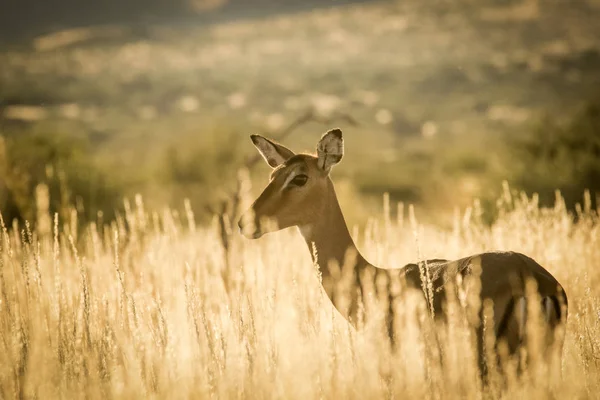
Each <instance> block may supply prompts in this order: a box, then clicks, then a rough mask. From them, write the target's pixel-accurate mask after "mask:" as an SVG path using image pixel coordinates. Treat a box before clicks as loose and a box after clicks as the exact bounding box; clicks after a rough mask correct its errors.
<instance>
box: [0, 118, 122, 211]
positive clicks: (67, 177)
mask: <svg viewBox="0 0 600 400" xmlns="http://www.w3.org/2000/svg"><path fill="white" fill-rule="evenodd" d="M41 183H45V184H46V185H47V186H48V189H49V196H50V198H49V200H50V203H49V211H50V212H51V213H54V212H58V213H60V214H63V216H65V215H64V214H65V213H67V212H68V210H69V209H70V207H71V206H73V205H75V206H76V207H77V210H78V212H79V214H80V215H81V216H82V217H83V218H87V219H90V218H95V217H96V215H97V212H98V211H100V210H102V211H106V212H107V213H108V215H107V217H108V218H110V217H111V216H112V215H113V213H114V210H116V208H117V207H118V204H119V202H120V198H121V191H120V190H119V188H118V186H117V185H116V184H115V183H114V182H112V183H111V181H110V180H109V179H108V178H107V177H106V176H105V175H104V174H103V173H102V171H100V170H99V169H98V168H97V167H96V166H95V165H94V163H93V159H92V157H91V150H90V148H89V143H88V142H87V140H85V139H83V138H81V137H73V136H72V135H65V134H61V133H56V132H52V131H50V132H47V131H27V130H19V131H18V132H15V133H8V132H4V133H3V134H0V210H1V211H2V214H3V217H4V219H5V220H7V221H11V220H12V219H14V218H18V219H27V220H29V221H33V220H35V210H36V202H35V193H36V187H37V186H38V185H39V184H41Z"/></svg>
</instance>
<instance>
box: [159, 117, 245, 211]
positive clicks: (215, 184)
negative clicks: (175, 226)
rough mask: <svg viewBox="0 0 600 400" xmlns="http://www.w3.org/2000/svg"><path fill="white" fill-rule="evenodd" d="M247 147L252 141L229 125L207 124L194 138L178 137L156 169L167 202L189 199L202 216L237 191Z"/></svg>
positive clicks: (174, 204) (175, 202) (175, 205)
mask: <svg viewBox="0 0 600 400" xmlns="http://www.w3.org/2000/svg"><path fill="white" fill-rule="evenodd" d="M248 142H249V141H248ZM247 150H250V146H249V144H248V143H247V142H246V141H243V142H242V141H240V135H239V133H236V132H235V129H234V128H230V127H223V126H213V127H206V128H205V129H203V130H202V132H201V133H196V134H195V135H193V136H192V137H191V138H190V137H188V138H178V140H177V141H176V142H174V143H173V144H171V145H169V146H168V147H167V148H166V150H165V151H164V156H163V160H162V162H161V163H160V166H159V171H157V172H158V173H157V175H158V177H159V181H160V182H159V183H160V185H161V187H162V190H163V192H164V193H168V198H167V201H168V202H169V203H170V204H171V205H172V206H174V207H180V206H181V205H182V204H183V200H184V199H185V198H188V199H189V200H190V202H191V205H192V208H193V209H194V210H196V212H197V213H198V214H199V215H200V216H202V214H206V213H204V211H208V210H210V209H212V208H214V206H215V205H216V204H217V202H218V201H220V200H223V199H225V198H227V197H228V196H229V195H231V194H232V193H233V191H234V190H235V188H236V175H237V171H238V169H239V168H240V167H241V166H242V164H243V156H242V155H243V154H245V153H247Z"/></svg>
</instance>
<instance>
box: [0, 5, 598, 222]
mask: <svg viewBox="0 0 600 400" xmlns="http://www.w3.org/2000/svg"><path fill="white" fill-rule="evenodd" d="M518 4H519V3H518V2H501V3H498V2H489V4H488V3H486V4H483V3H482V4H478V5H475V4H465V3H464V2H445V3H444V5H443V6H442V5H440V4H437V3H436V4H435V5H426V4H421V3H416V2H415V3H414V4H413V3H410V2H409V3H406V2H377V3H369V4H358V5H353V6H345V7H337V8H333V9H330V10H319V11H318V12H317V11H315V12H302V13H298V14H291V15H281V16H271V17H267V18H265V19H262V20H261V19H256V20H250V21H238V22H232V23H227V24H218V25H212V26H192V25H186V26H174V25H173V26H150V27H148V29H147V30H146V31H145V33H144V32H136V33H135V34H133V33H132V31H131V30H128V29H125V28H122V29H120V28H118V27H113V28H110V29H109V28H106V29H104V28H93V27H90V28H82V29H80V30H75V31H65V32H63V33H62V35H58V36H52V35H48V36H46V37H43V38H38V40H37V41H35V42H34V48H33V49H27V48H26V47H22V48H20V49H13V50H10V51H9V50H7V51H5V52H3V53H0V135H1V136H2V137H3V138H4V142H5V145H4V146H5V147H7V146H10V148H7V149H6V150H5V154H4V156H3V157H4V161H3V167H2V168H3V169H2V174H3V175H2V177H1V178H2V181H0V201H1V202H2V204H0V205H1V207H2V211H3V212H4V213H5V218H7V219H12V218H13V217H20V218H27V219H31V218H34V216H33V211H32V210H34V209H35V205H34V204H35V202H34V198H35V196H34V195H33V193H34V188H35V186H36V185H37V184H38V183H44V182H45V183H47V184H48V185H49V186H50V188H51V199H52V207H51V208H52V210H59V209H60V208H61V207H62V208H64V204H79V207H80V208H81V207H82V206H83V209H84V210H85V213H84V214H82V217H83V216H85V218H91V219H95V217H96V213H97V211H98V210H103V211H104V212H105V215H107V216H108V215H113V211H112V210H114V209H119V210H120V209H121V206H120V201H119V200H116V199H119V198H123V197H129V198H132V197H133V196H134V195H135V194H137V193H140V194H142V195H144V197H145V198H147V199H149V200H148V201H150V202H152V204H151V206H153V207H157V208H158V207H161V206H164V205H170V206H172V207H180V206H181V204H182V203H183V199H184V198H189V199H190V200H191V203H192V205H193V208H194V209H195V210H197V214H198V217H199V218H201V219H203V220H208V219H209V218H210V214H209V213H207V212H205V211H206V210H208V209H209V208H211V206H214V204H215V202H218V201H220V200H222V199H223V198H225V197H226V196H227V194H228V193H230V191H231V190H233V189H234V188H235V187H236V182H235V177H236V174H237V169H238V167H239V166H240V165H241V164H243V161H244V160H245V158H246V157H247V156H248V154H249V151H248V150H247V149H245V148H244V147H240V146H239V144H240V143H245V142H246V141H247V140H248V139H247V137H248V135H249V134H251V133H263V134H265V135H267V136H268V135H270V134H273V133H274V132H277V131H278V129H280V128H281V126H282V125H285V124H286V123H288V122H290V121H292V120H293V119H294V118H296V117H298V115H300V114H302V113H303V112H304V111H305V110H306V109H315V110H316V112H317V113H319V114H322V115H326V116H327V115H332V114H335V113H336V112H343V113H346V114H350V115H352V116H353V118H354V119H355V120H356V121H358V122H359V125H358V126H348V125H347V124H344V123H343V122H340V123H339V125H340V127H341V128H342V129H343V130H344V133H345V135H346V138H347V141H346V143H347V146H348V148H349V151H348V152H347V153H348V156H347V157H346V158H345V160H344V169H343V170H341V171H339V172H336V174H337V178H339V180H340V181H343V182H344V185H345V187H346V188H347V191H346V193H347V195H349V196H351V198H350V199H349V200H351V199H352V198H354V196H356V195H357V194H361V195H363V197H364V201H362V202H360V204H364V207H363V206H361V205H358V203H359V202H352V201H348V202H347V204H348V206H349V207H354V208H355V209H354V210H352V211H350V212H351V213H352V214H354V215H357V216H366V215H368V213H369V212H372V211H373V210H374V207H376V205H377V204H378V203H379V198H380V195H381V194H382V193H383V192H389V193H390V196H391V199H392V200H394V201H404V202H407V203H416V204H418V205H419V206H420V207H421V208H422V209H424V210H427V212H428V213H430V215H431V219H432V220H436V219H439V218H440V215H441V214H448V212H450V213H451V212H452V211H453V210H454V208H456V207H460V208H464V207H466V206H469V205H470V204H472V201H473V198H474V197H479V198H481V199H482V201H483V203H484V205H485V208H486V210H488V211H489V213H490V215H491V210H492V208H493V207H491V206H493V201H494V200H493V199H495V196H496V195H497V194H498V192H499V191H500V182H502V181H503V180H508V181H509V182H511V184H512V185H513V186H514V187H517V188H519V189H522V190H525V191H527V192H528V193H532V192H540V196H541V199H542V201H543V202H545V204H547V201H549V200H550V201H551V200H552V199H553V191H554V189H555V188H560V189H562V190H563V192H564V194H565V198H566V199H567V203H568V205H569V206H570V207H571V208H572V207H573V206H574V203H576V202H577V201H580V199H579V196H580V194H581V193H583V190H584V189H586V188H589V189H590V190H592V192H595V191H596V190H597V184H596V182H597V179H596V178H597V166H595V165H596V161H595V160H594V153H593V151H590V150H589V149H588V148H587V147H585V146H588V144H587V143H590V141H593V140H594V135H597V132H598V128H597V122H594V120H593V118H594V117H593V116H591V114H590V112H591V111H590V110H592V109H593V107H597V104H598V103H594V101H593V100H589V99H594V97H593V96H594V95H597V90H598V88H599V87H600V74H599V73H598V71H600V48H598V47H597V40H596V39H597V37H598V36H599V35H600V28H599V27H600V25H598V24H597V23H596V21H597V18H596V17H597V15H596V14H597V13H596V11H595V10H596V9H594V8H593V7H592V8H588V9H586V8H582V7H575V6H572V5H571V4H562V3H560V2H559V3H552V4H545V5H544V7H539V8H538V9H536V8H533V9H531V10H530V11H528V12H529V14H527V16H526V18H525V17H523V16H522V15H517V13H516V11H514V10H513V9H512V8H511V7H513V6H515V5H518ZM466 11H468V12H466ZM573 26H580V27H583V28H582V29H570V27H573ZM103 29H104V30H103ZM107 29H108V30H107ZM558 31H560V32H561V37H560V38H557V36H556V32H558ZM107 32H109V33H110V35H109V37H108V36H106V35H107ZM69 35H71V36H73V37H71V38H70V36H69ZM53 37H54V40H58V39H60V40H59V41H58V42H56V43H53V42H52V40H53ZM57 38H58V39H57ZM103 38H104V39H103ZM71 39H72V40H71ZM41 42H43V43H45V44H44V47H43V48H40V47H39V46H37V47H35V46H36V45H35V43H37V44H39V43H41ZM61 43H62V44H61ZM64 43H71V44H64ZM586 101H589V103H587V104H588V107H589V109H588V111H587V112H581V111H578V110H579V109H581V108H582V107H585V106H586V105H585V104H586ZM586 113H587V114H586ZM543 115H550V116H551V118H548V119H547V120H546V121H545V122H539V123H537V122H532V121H538V120H542V116H543ZM565 120H566V121H570V122H568V123H566V125H565V122H564V121H565ZM328 128H330V126H323V125H320V124H316V123H311V124H307V125H303V126H301V127H299V128H298V129H297V132H295V133H294V134H293V135H291V136H290V145H292V146H294V147H296V148H297V147H298V146H299V147H300V148H302V147H303V146H305V149H306V150H312V145H313V144H312V143H313V142H314V138H315V136H316V135H318V134H319V133H321V132H323V131H325V130H326V129H328ZM570 135H579V136H577V137H579V139H577V140H579V142H581V143H579V144H577V143H571V142H570V141H569V140H566V139H565V138H567V137H569V136H570ZM53 136H55V137H53ZM552 137H556V138H554V139H553V138H552ZM71 141H72V143H69V142H71ZM550 142H552V144H550ZM536 146H537V147H539V149H536ZM544 146H546V147H548V146H550V147H553V148H554V150H551V149H550V148H549V147H548V148H546V147H544ZM29 147H31V151H29V150H28V148H29ZM557 149H559V150H557ZM554 153H556V155H553V154H554ZM540 154H541V155H540ZM18 164H20V165H18ZM15 168H17V169H18V170H15ZM258 168H261V167H258ZM23 171H25V172H23ZM47 171H49V172H47ZM254 172H255V171H251V173H252V176H255V175H254ZM49 173H50V175H48V174H49ZM23 174H25V175H27V176H26V177H23ZM61 176H64V178H60V177H61ZM21 178H23V179H21ZM259 179H261V178H259ZM258 182H259V181H256V183H257V184H261V183H258ZM61 188H62V189H61ZM592 197H594V196H592ZM441 200H443V201H441ZM341 201H342V203H345V202H346V199H343V198H342V199H341ZM59 205H62V206H59ZM212 208H214V207H212ZM491 219H492V217H490V218H488V220H491ZM352 222H361V223H364V218H359V217H357V220H353V221H352Z"/></svg>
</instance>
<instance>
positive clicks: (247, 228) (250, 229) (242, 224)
mask: <svg viewBox="0 0 600 400" xmlns="http://www.w3.org/2000/svg"><path fill="white" fill-rule="evenodd" d="M238 227H239V229H240V233H241V234H242V235H244V237H246V238H247V239H258V238H260V237H261V236H262V235H263V232H261V230H260V229H257V224H256V223H254V222H253V221H247V220H246V219H245V218H244V216H242V217H241V218H240V220H239V222H238Z"/></svg>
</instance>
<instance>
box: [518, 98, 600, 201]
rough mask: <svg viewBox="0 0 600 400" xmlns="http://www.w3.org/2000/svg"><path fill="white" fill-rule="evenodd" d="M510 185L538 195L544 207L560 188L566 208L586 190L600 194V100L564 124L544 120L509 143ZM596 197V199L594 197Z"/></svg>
mask: <svg viewBox="0 0 600 400" xmlns="http://www.w3.org/2000/svg"><path fill="white" fill-rule="evenodd" d="M509 146H510V149H509V151H510V152H511V153H512V154H511V153H509V154H511V158H514V160H511V161H512V163H513V164H514V165H515V167H516V168H515V170H514V173H515V175H514V176H513V179H512V181H513V183H514V184H516V185H517V186H518V187H520V188H522V189H524V190H526V191H527V192H530V193H531V192H537V193H539V195H540V200H541V201H542V202H543V203H545V204H552V202H553V201H554V191H555V189H560V190H561V192H562V194H563V196H564V197H565V201H566V202H567V205H568V206H569V207H573V206H574V205H575V203H577V202H581V199H582V195H583V192H584V190H585V189H589V190H590V191H591V193H592V197H597V196H599V195H600V101H592V102H589V103H588V104H586V105H585V106H584V107H582V108H581V109H580V110H578V111H577V112H576V113H575V115H574V116H573V117H571V118H569V120H568V121H567V122H566V123H560V122H559V121H557V120H556V119H553V118H550V117H546V118H545V119H544V120H543V121H542V122H541V123H540V124H539V125H538V126H537V127H536V128H535V129H534V130H533V131H532V132H531V133H530V134H528V135H525V136H524V137H516V136H513V137H512V138H511V140H509ZM594 195H595V196H594Z"/></svg>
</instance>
